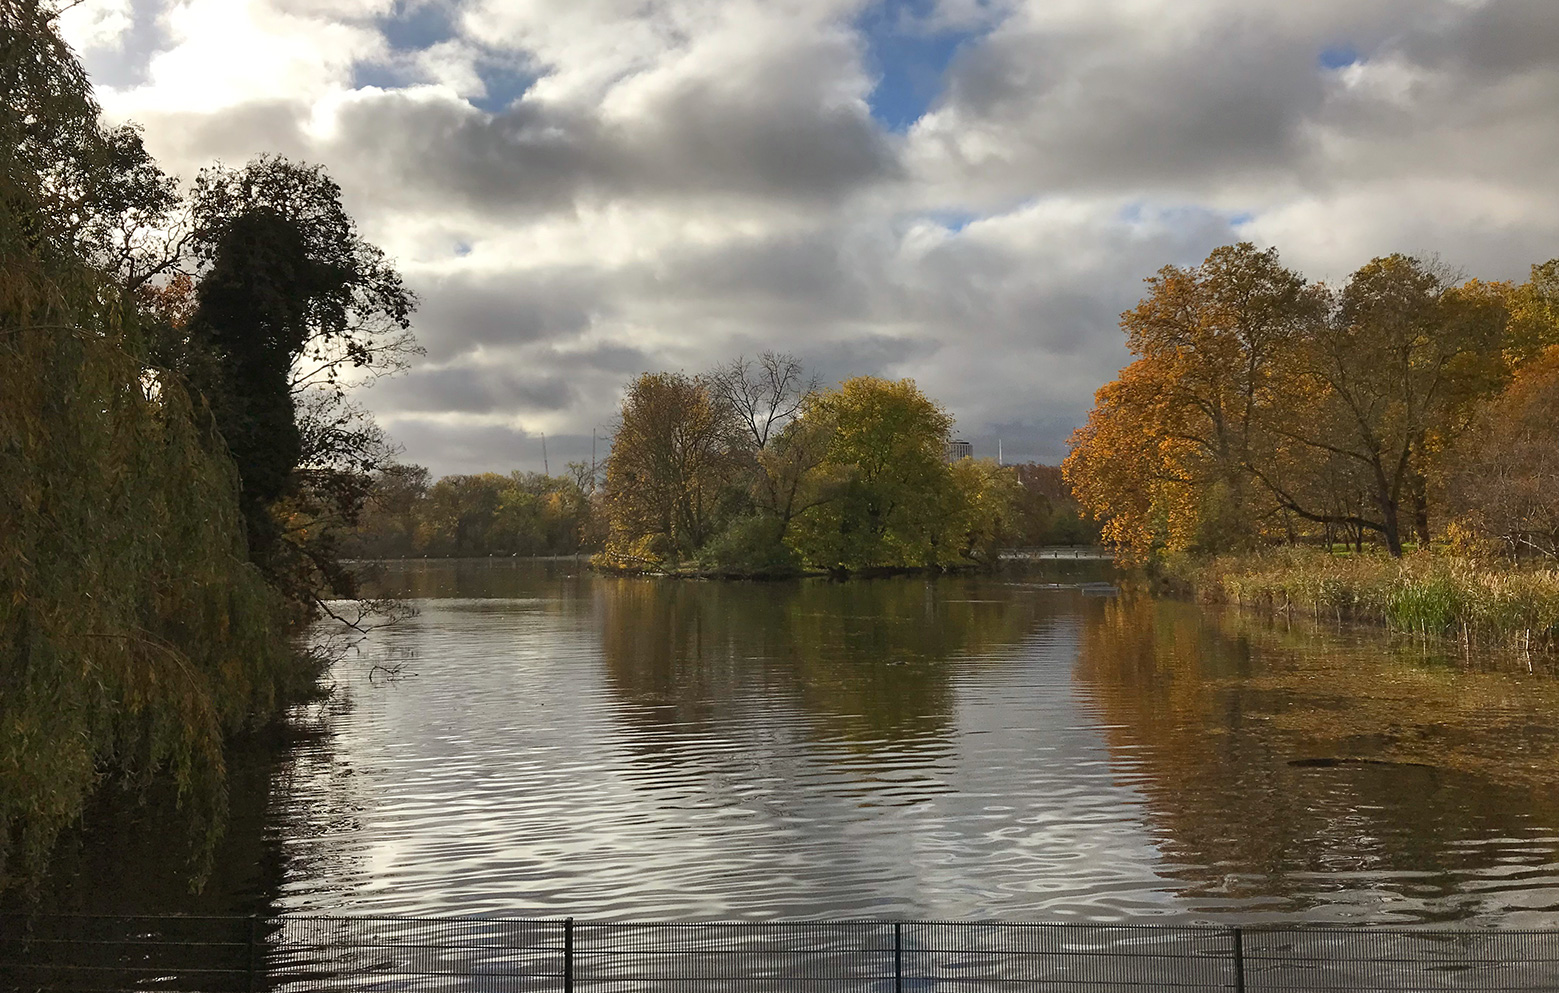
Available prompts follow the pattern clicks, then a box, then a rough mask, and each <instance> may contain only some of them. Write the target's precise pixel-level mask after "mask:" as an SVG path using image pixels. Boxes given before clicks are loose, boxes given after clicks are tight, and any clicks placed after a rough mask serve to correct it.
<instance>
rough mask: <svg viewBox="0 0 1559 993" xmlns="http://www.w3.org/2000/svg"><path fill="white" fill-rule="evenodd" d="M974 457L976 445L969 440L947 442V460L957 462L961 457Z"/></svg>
mask: <svg viewBox="0 0 1559 993" xmlns="http://www.w3.org/2000/svg"><path fill="white" fill-rule="evenodd" d="M972 458H974V446H973V445H971V444H969V443H968V442H967V441H950V442H948V443H947V461H949V462H957V461H958V460H959V459H972Z"/></svg>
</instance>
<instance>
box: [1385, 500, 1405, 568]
mask: <svg viewBox="0 0 1559 993" xmlns="http://www.w3.org/2000/svg"><path fill="white" fill-rule="evenodd" d="M1380 510H1381V523H1383V524H1384V525H1385V536H1386V551H1388V552H1390V553H1391V557H1392V558H1394V559H1399V558H1401V557H1402V532H1401V524H1400V522H1399V521H1398V507H1397V503H1396V501H1395V500H1382V501H1381V502H1380Z"/></svg>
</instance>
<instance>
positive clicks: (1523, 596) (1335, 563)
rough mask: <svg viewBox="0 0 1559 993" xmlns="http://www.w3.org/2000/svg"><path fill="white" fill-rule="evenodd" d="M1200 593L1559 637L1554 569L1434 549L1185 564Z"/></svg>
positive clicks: (1468, 632)
mask: <svg viewBox="0 0 1559 993" xmlns="http://www.w3.org/2000/svg"><path fill="white" fill-rule="evenodd" d="M1188 578H1189V579H1190V581H1191V583H1192V585H1193V586H1194V588H1195V589H1196V592H1197V595H1198V596H1199V597H1200V598H1201V599H1203V600H1207V601H1212V602H1226V603H1233V604H1238V605H1240V606H1246V607H1257V608H1262V609H1267V610H1272V611H1277V612H1285V613H1287V612H1292V613H1301V614H1310V615H1314V616H1317V617H1335V618H1337V619H1339V620H1353V621H1363V622H1369V623H1376V624H1382V625H1384V626H1386V627H1388V628H1391V629H1392V630H1396V631H1402V632H1406V633H1409V634H1415V635H1421V636H1426V637H1455V638H1465V639H1468V640H1473V639H1476V640H1480V641H1496V642H1502V643H1506V644H1517V645H1521V646H1523V647H1545V648H1552V647H1559V570H1553V569H1526V568H1518V567H1514V566H1505V565H1499V564H1496V563H1490V562H1481V561H1476V560H1472V559H1467V558H1461V557H1457V556H1452V555H1448V554H1440V553H1435V552H1418V553H1415V554H1410V555H1407V556H1405V557H1403V558H1401V559H1391V558H1387V557H1385V556H1372V555H1361V556H1346V557H1334V556H1331V555H1328V554H1326V553H1325V552H1322V551H1318V550H1315V549H1304V548H1280V549H1272V550H1268V551H1265V552H1261V553H1257V554H1252V555H1244V556H1232V557H1223V558H1218V559H1215V560H1213V561H1212V562H1210V563H1206V564H1204V565H1202V566H1200V567H1199V568H1194V569H1191V570H1190V571H1189V576H1188Z"/></svg>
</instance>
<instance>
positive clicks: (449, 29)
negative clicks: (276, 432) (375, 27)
mask: <svg viewBox="0 0 1559 993" xmlns="http://www.w3.org/2000/svg"><path fill="white" fill-rule="evenodd" d="M379 30H380V31H381V32H382V33H383V34H384V40H385V41H387V42H389V44H390V48H392V49H394V50H395V51H397V52H420V51H422V50H423V49H424V48H432V47H433V46H434V45H437V44H438V43H439V42H441V41H448V40H449V39H451V38H453V37H455V35H456V33H457V32H456V30H455V19H454V13H453V11H451V10H450V9H449V8H448V7H445V6H444V5H443V4H442V3H436V2H421V3H419V2H416V0H413V2H410V3H408V2H407V0H399V2H398V3H396V5H395V12H394V13H393V14H390V15H389V16H388V17H383V18H381V19H380V20H379Z"/></svg>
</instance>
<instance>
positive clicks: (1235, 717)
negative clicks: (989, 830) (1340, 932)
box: [1076, 597, 1559, 926]
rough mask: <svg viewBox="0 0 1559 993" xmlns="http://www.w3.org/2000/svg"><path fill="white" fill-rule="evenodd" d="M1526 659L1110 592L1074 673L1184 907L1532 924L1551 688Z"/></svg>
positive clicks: (1556, 817)
mask: <svg viewBox="0 0 1559 993" xmlns="http://www.w3.org/2000/svg"><path fill="white" fill-rule="evenodd" d="M1529 661H1530V660H1528V659H1525V658H1520V657H1515V656H1511V655H1496V654H1489V653H1480V654H1464V653H1462V651H1461V650H1460V647H1459V646H1445V645H1440V646H1438V647H1436V646H1428V645H1425V644H1423V643H1419V642H1413V641H1392V640H1388V639H1387V638H1386V637H1385V636H1384V635H1382V634H1380V633H1378V632H1375V631H1372V630H1334V629H1328V628H1325V627H1323V626H1319V625H1316V624H1312V623H1287V622H1284V621H1282V620H1281V619H1279V620H1269V619H1263V618H1259V617H1256V616H1253V615H1251V614H1249V613H1240V612H1232V611H1230V612H1224V611H1214V610H1208V609H1206V608H1202V607H1198V606H1197V605H1194V604H1187V603H1178V602H1170V601H1155V600H1152V599H1150V598H1147V597H1122V598H1120V599H1118V600H1115V601H1112V602H1110V603H1107V604H1105V605H1103V606H1102V608H1101V609H1100V610H1099V611H1098V612H1097V613H1096V614H1095V615H1094V616H1093V617H1091V618H1090V620H1089V623H1088V624H1087V627H1086V632H1085V636H1084V638H1083V641H1082V643H1081V645H1080V650H1079V655H1078V661H1077V668H1076V674H1077V678H1078V680H1079V682H1080V684H1081V685H1082V686H1083V687H1084V688H1085V692H1086V694H1087V696H1088V698H1089V699H1091V701H1092V702H1093V705H1094V706H1095V707H1096V708H1097V709H1098V712H1099V716H1100V721H1101V724H1102V725H1103V726H1104V729H1105V734H1106V736H1107V740H1108V741H1109V743H1110V746H1111V749H1112V754H1113V755H1114V757H1115V759H1116V761H1117V763H1118V766H1119V768H1120V770H1121V773H1122V775H1123V777H1129V779H1130V780H1131V782H1132V783H1134V784H1135V785H1136V786H1137V787H1138V788H1139V789H1140V790H1141V791H1142V792H1143V793H1144V794H1145V795H1146V797H1147V798H1148V809H1149V811H1150V818H1151V820H1152V821H1153V823H1154V825H1155V828H1156V830H1157V832H1158V834H1159V835H1160V837H1161V844H1162V850H1163V854H1164V856H1165V859H1166V861H1167V862H1168V863H1169V864H1168V866H1167V867H1166V868H1165V870H1163V871H1164V872H1165V874H1166V875H1168V876H1170V877H1171V878H1177V879H1179V880H1181V881H1183V883H1184V886H1185V890H1184V895H1186V896H1188V897H1190V898H1192V899H1193V900H1194V901H1195V904H1196V905H1197V906H1199V907H1206V908H1209V909H1212V908H1217V907H1220V906H1224V907H1227V906H1230V905H1231V904H1233V903H1234V902H1235V901H1238V902H1239V903H1240V904H1241V905H1243V906H1244V907H1246V908H1247V909H1259V908H1261V907H1263V906H1265V907H1267V908H1269V909H1270V910H1272V911H1275V912H1282V913H1284V914H1291V913H1292V912H1295V911H1300V912H1302V911H1304V910H1305V909H1307V908H1315V907H1321V906H1323V905H1324V906H1325V907H1326V908H1327V910H1326V913H1325V916H1327V917H1329V918H1339V917H1342V918H1346V917H1348V916H1350V915H1356V916H1363V917H1368V918H1370V919H1381V917H1382V915H1383V914H1384V915H1387V916H1391V915H1395V914H1398V913H1400V914H1401V915H1402V918H1403V919H1417V920H1422V919H1458V918H1463V917H1466V916H1468V914H1469V913H1474V912H1480V913H1481V912H1488V913H1501V914H1503V915H1504V920H1505V921H1506V923H1510V924H1515V923H1517V922H1527V923H1530V924H1532V925H1533V926H1540V925H1541V924H1543V923H1544V922H1545V921H1546V922H1547V923H1549V924H1551V923H1552V917H1551V914H1552V912H1553V911H1554V910H1556V909H1559V890H1556V889H1555V884H1556V882H1559V880H1556V876H1559V871H1556V862H1559V856H1556V852H1559V838H1556V837H1555V836H1554V834H1555V832H1554V825H1555V824H1556V823H1559V795H1556V794H1555V792H1554V790H1553V788H1552V786H1553V784H1554V783H1555V782H1559V727H1556V717H1555V715H1556V714H1559V680H1556V679H1555V678H1554V675H1553V673H1552V672H1550V671H1545V670H1544V668H1543V667H1542V666H1540V665H1535V664H1534V665H1533V666H1532V671H1529V669H1528V664H1529ZM1496 878H1497V879H1498V880H1500V884H1499V886H1498V887H1488V886H1484V885H1482V884H1481V883H1480V880H1490V881H1491V880H1493V879H1496ZM1522 880H1526V881H1527V883H1528V885H1523V882H1522ZM1485 889H1488V890H1493V889H1497V890H1498V893H1493V892H1490V893H1485V894H1482V895H1480V891H1482V890H1485ZM1349 890H1351V891H1353V895H1352V896H1351V897H1348V896H1345V895H1344V891H1349ZM1350 903H1352V904H1354V905H1355V909H1354V910H1353V911H1352V912H1350V908H1349V904H1350Z"/></svg>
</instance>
